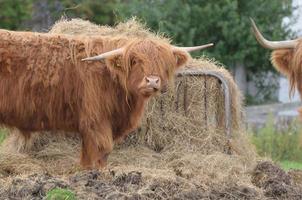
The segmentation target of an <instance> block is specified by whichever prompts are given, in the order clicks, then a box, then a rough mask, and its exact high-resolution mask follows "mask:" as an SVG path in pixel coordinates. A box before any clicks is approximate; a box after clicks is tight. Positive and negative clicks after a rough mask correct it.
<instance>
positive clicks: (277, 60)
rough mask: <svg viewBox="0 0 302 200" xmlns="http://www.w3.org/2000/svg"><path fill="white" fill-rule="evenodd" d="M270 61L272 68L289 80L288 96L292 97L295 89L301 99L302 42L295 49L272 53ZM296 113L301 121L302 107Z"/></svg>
mask: <svg viewBox="0 0 302 200" xmlns="http://www.w3.org/2000/svg"><path fill="white" fill-rule="evenodd" d="M271 61H272V64H273V65H274V67H275V68H276V69H277V70H278V71H280V73H282V74H284V75H285V76H287V78H288V79H289V82H290V95H291V96H292V95H293V94H294V91H295V89H296V88H297V90H298V92H299V94H300V98H302V40H300V42H299V43H298V45H297V46H296V48H295V49H280V50H275V51H273V53H272V56H271ZM298 111H299V113H300V118H301V119H302V107H300V108H299V109H298Z"/></svg>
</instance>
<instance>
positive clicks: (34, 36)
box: [0, 30, 211, 168]
mask: <svg viewBox="0 0 302 200" xmlns="http://www.w3.org/2000/svg"><path fill="white" fill-rule="evenodd" d="M208 46H211V44H209V45H203V46H197V47H176V46H173V45H171V44H170V43H169V42H163V41H161V40H157V39H156V38H145V39H142V38H136V39H135V38H127V37H104V36H99V37H97V36H95V37H85V36H71V35H63V34H62V35H60V34H42V33H32V32H14V31H7V30H0V96H1V98H0V123H1V124H2V125H4V126H7V127H10V128H18V129H19V130H20V131H21V133H22V134H23V135H24V136H25V138H30V136H31V132H33V131H51V130H52V131H54V132H55V131H64V132H77V133H79V135H80V137H81V139H82V151H81V161H80V163H81V165H82V166H83V167H84V168H99V167H103V166H105V165H106V161H107V157H108V155H109V153H110V152H111V151H112V148H113V144H114V143H115V142H116V141H118V140H121V139H122V138H123V137H125V136H126V135H127V134H128V133H130V132H131V131H132V130H134V129H135V128H136V127H137V126H138V124H139V121H140V118H141V117H142V115H143V111H144V106H145V104H146V102H147V101H148V99H149V98H150V97H152V96H154V95H156V94H158V93H160V91H162V90H164V89H165V88H166V86H167V84H168V82H169V81H170V80H172V79H173V76H174V71H175V70H176V69H177V68H179V67H181V66H183V65H185V64H186V63H187V61H188V60H189V59H190V55H189V54H188V52H190V51H194V50H200V49H203V48H206V47H208ZM87 57H88V58H87Z"/></svg>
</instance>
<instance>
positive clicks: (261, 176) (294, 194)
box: [252, 161, 302, 199]
mask: <svg viewBox="0 0 302 200" xmlns="http://www.w3.org/2000/svg"><path fill="white" fill-rule="evenodd" d="M252 183H253V184H254V185H255V186H257V187H259V188H261V189H263V190H264V195H265V196H266V197H271V198H274V199H302V189H301V187H299V186H298V184H297V183H296V182H295V181H294V180H293V179H292V177H291V176H290V175H289V174H288V173H286V172H285V171H284V170H282V169H281V168H280V167H279V166H277V165H274V164H273V163H271V162H269V161H265V162H260V163H259V164H258V165H257V166H256V168H255V170H254V172H253V176H252Z"/></svg>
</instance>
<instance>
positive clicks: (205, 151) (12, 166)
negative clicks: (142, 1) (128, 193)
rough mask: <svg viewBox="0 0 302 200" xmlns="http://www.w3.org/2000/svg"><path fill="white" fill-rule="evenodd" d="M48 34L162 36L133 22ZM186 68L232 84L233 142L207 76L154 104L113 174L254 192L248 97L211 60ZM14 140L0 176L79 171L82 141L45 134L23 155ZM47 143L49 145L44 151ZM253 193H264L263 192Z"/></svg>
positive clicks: (79, 25) (74, 25)
mask: <svg viewBox="0 0 302 200" xmlns="http://www.w3.org/2000/svg"><path fill="white" fill-rule="evenodd" d="M50 32H52V33H65V34H86V35H112V34H113V35H114V34H117V35H119V34H126V35H129V36H131V37H162V36H158V35H154V34H153V33H151V32H150V31H149V30H147V29H146V28H145V26H143V25H141V24H140V23H138V22H136V21H135V20H130V21H129V22H126V23H121V24H118V25H117V26H116V27H113V28H112V27H106V26H105V27H102V26H98V25H95V24H91V23H90V22H87V21H83V20H78V19H77V20H71V21H64V20H63V21H60V22H58V23H57V24H56V25H55V26H54V27H53V28H52V30H51V31H50ZM162 38H163V37H162ZM167 40H168V39H167ZM188 68H199V69H202V70H211V71H215V72H217V73H219V74H221V75H222V76H223V77H224V78H225V79H226V81H227V82H228V85H229V87H230V88H231V91H230V92H231V97H232V99H231V103H232V107H231V109H232V119H233V120H232V130H233V131H232V138H231V139H230V140H229V138H227V136H226V135H225V129H224V94H223V91H222V89H221V84H220V83H219V81H217V79H215V78H212V77H208V76H199V77H178V78H176V80H175V85H174V86H171V89H170V91H169V92H168V93H167V94H165V95H162V96H160V97H158V98H156V99H153V100H152V101H150V103H149V104H148V108H147V111H146V114H145V117H144V119H143V121H142V126H141V127H140V128H139V129H138V131H136V132H135V133H133V134H132V135H130V136H129V137H128V138H127V140H126V141H125V142H124V143H123V144H121V145H119V146H116V147H115V149H114V151H113V153H112V154H111V156H110V158H109V165H108V167H107V169H109V170H110V171H115V172H116V173H123V172H130V171H140V172H142V174H143V177H144V181H145V182H147V183H148V182H152V181H153V182H154V181H158V182H160V183H162V185H163V187H168V185H169V181H174V182H175V181H176V182H178V183H179V185H180V187H179V188H180V189H181V190H190V189H192V188H203V189H213V188H215V187H216V188H224V187H232V186H242V185H243V186H247V187H250V188H255V186H254V185H253V184H252V183H251V180H250V173H249V172H250V170H252V168H253V167H254V166H255V165H256V159H257V156H256V153H255V151H254V148H253V146H252V145H251V144H250V142H249V140H248V138H247V136H246V132H245V130H244V128H243V127H241V126H242V124H243V121H242V98H241V95H240V92H239V90H238V88H237V86H236V84H235V83H234V81H233V78H232V76H231V75H230V74H229V73H228V72H227V71H226V70H225V69H224V68H222V67H221V66H220V65H218V64H217V63H215V62H213V61H209V60H207V59H205V58H201V59H196V60H193V61H192V62H191V63H190V64H189V65H188ZM17 138H18V137H17ZM14 140H16V137H15V134H12V135H11V136H10V137H9V139H8V140H6V142H5V143H4V144H3V145H2V149H1V151H0V176H1V174H2V176H6V177H8V178H9V176H7V175H17V174H23V175H24V174H27V173H32V172H48V173H51V174H54V175H68V174H70V173H73V172H74V171H77V169H78V158H79V140H78V139H74V138H68V137H65V136H62V135H59V136H57V137H55V136H53V134H43V136H42V134H41V135H40V136H39V137H38V139H37V140H36V141H37V143H36V144H35V141H33V143H32V144H33V145H31V146H30V147H24V148H21V149H20V148H19V151H18V152H16V151H13V150H11V148H10V146H12V145H13V146H14V147H15V144H16V142H15V141H14ZM41 141H44V142H42V144H43V145H39V144H41ZM19 144H20V142H19ZM20 150H21V151H20ZM225 152H231V155H228V154H226V153H225ZM104 173H107V170H104ZM255 190H257V191H259V194H262V193H261V191H260V190H259V188H258V189H257V188H255ZM176 192H177V191H176Z"/></svg>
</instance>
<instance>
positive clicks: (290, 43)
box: [250, 18, 297, 50]
mask: <svg viewBox="0 0 302 200" xmlns="http://www.w3.org/2000/svg"><path fill="white" fill-rule="evenodd" d="M250 20H251V22H252V28H253V32H254V35H255V37H256V39H257V41H258V42H259V43H260V45H261V46H263V47H264V48H267V49H272V50H276V49H293V48H295V46H296V45H297V40H287V41H269V40H267V39H265V38H264V37H263V35H262V34H261V33H260V31H259V29H258V28H257V26H256V24H255V22H254V20H253V19H252V18H250Z"/></svg>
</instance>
